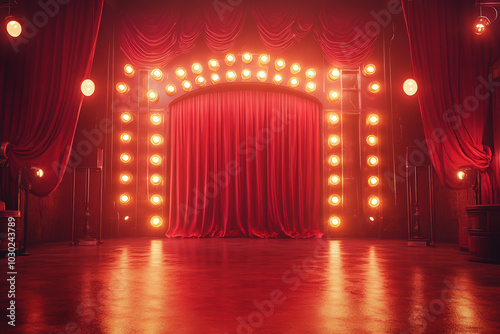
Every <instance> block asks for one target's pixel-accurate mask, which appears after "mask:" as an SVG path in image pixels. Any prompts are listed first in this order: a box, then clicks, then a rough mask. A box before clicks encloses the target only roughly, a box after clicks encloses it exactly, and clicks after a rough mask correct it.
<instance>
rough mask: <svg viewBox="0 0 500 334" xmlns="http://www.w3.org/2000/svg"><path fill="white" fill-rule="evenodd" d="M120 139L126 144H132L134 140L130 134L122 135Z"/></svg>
mask: <svg viewBox="0 0 500 334" xmlns="http://www.w3.org/2000/svg"><path fill="white" fill-rule="evenodd" d="M120 138H121V140H122V142H124V143H130V141H131V140H132V136H131V135H130V133H128V132H125V133H122V135H121V137H120Z"/></svg>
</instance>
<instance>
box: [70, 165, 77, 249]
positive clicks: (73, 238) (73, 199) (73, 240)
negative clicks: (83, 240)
mask: <svg viewBox="0 0 500 334" xmlns="http://www.w3.org/2000/svg"><path fill="white" fill-rule="evenodd" d="M75 188H76V168H73V195H72V202H73V204H72V212H73V215H72V216H71V245H72V246H73V245H74V244H75V197H76V196H75Z"/></svg>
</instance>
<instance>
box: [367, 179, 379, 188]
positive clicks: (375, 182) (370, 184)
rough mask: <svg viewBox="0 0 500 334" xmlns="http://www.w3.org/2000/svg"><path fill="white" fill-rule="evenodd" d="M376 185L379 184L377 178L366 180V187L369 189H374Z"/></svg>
mask: <svg viewBox="0 0 500 334" xmlns="http://www.w3.org/2000/svg"><path fill="white" fill-rule="evenodd" d="M378 183H379V179H378V177H376V176H370V177H369V178H368V185H369V186H370V187H375V186H377V185H378Z"/></svg>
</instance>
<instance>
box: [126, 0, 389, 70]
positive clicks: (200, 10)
mask: <svg viewBox="0 0 500 334" xmlns="http://www.w3.org/2000/svg"><path fill="white" fill-rule="evenodd" d="M358 2H359V3H362V1H359V0H354V1H352V2H350V3H349V4H345V2H340V1H334V2H324V3H319V4H318V3H314V2H312V3H306V2H303V1H286V2H283V1H278V2H276V1H273V2H269V1H260V0H259V1H252V2H248V1H239V0H234V1H229V2H225V1H219V0H216V1H204V0H186V1H183V2H177V3H169V2H166V3H155V6H154V7H153V8H150V7H148V6H147V5H145V4H143V3H140V4H135V5H129V6H128V7H126V9H124V11H123V12H122V14H121V23H120V26H121V33H120V46H121V49H122V51H123V52H124V54H125V56H126V57H127V58H128V59H129V60H130V62H131V63H132V64H133V65H135V66H137V67H142V68H155V67H165V66H166V65H167V64H168V63H170V62H171V61H172V60H173V59H174V58H175V57H176V56H178V55H180V54H183V53H186V52H189V51H190V50H192V49H193V48H194V47H195V45H196V40H197V38H198V37H199V35H203V38H204V41H205V44H206V45H207V47H208V49H209V50H210V51H211V52H213V53H216V54H220V53H224V52H228V51H232V49H233V48H234V47H235V45H236V44H237V42H238V38H239V37H240V36H241V35H242V32H243V31H244V30H245V26H246V27H247V28H248V25H247V21H249V20H251V19H253V22H252V23H253V24H255V25H256V27H257V31H258V35H259V37H260V40H261V41H262V44H264V46H265V48H266V49H267V50H268V51H270V52H273V53H283V52H285V51H287V50H288V49H289V48H291V47H292V46H293V45H294V44H295V43H299V42H300V41H302V40H303V39H304V38H305V37H306V36H307V35H308V34H312V33H313V32H314V39H315V40H316V41H317V44H318V45H319V46H320V47H321V49H322V50H323V54H324V56H325V59H326V60H327V61H328V62H329V63H331V64H333V65H338V66H344V67H358V66H360V65H362V64H363V62H364V61H365V60H366V59H367V58H368V57H369V56H370V54H371V52H372V51H373V48H374V44H375V41H376V39H377V36H378V34H379V32H380V29H381V27H380V25H379V23H378V22H377V21H376V20H375V18H374V17H373V14H372V13H373V10H374V9H376V8H374V7H373V6H358V5H357V3H358ZM346 6H348V7H350V8H351V10H345V9H342V10H341V9H340V8H344V7H346ZM352 8H353V9H354V10H353V9H352ZM245 37H246V38H248V36H247V35H245ZM243 43H244V42H243Z"/></svg>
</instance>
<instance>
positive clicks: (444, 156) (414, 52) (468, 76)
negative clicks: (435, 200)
mask: <svg viewBox="0 0 500 334" xmlns="http://www.w3.org/2000/svg"><path fill="white" fill-rule="evenodd" d="M403 4H404V14H405V19H406V25H407V29H408V35H409V38H410V49H411V58H412V64H413V72H414V75H415V79H416V80H417V82H418V84H419V92H418V99H419V103H420V112H421V116H422V121H423V125H424V131H425V136H426V140H427V146H428V149H429V152H430V157H431V160H432V164H433V166H434V168H435V169H436V172H437V175H438V176H439V178H440V180H441V182H442V183H443V184H444V185H446V186H447V187H449V188H452V189H460V188H464V185H463V184H461V183H460V181H459V180H458V178H457V176H456V175H457V171H458V169H459V168H460V167H462V166H472V167H474V168H477V169H478V170H480V171H481V177H482V197H483V202H484V203H485V204H486V203H491V202H494V201H495V200H497V201H498V199H495V198H494V197H495V196H494V189H495V188H497V186H496V181H495V180H494V176H493V173H492V171H491V168H490V163H491V159H492V152H491V149H490V147H488V146H486V145H483V137H484V130H485V125H486V119H487V118H486V116H487V112H488V102H489V99H490V97H491V93H492V91H491V87H489V84H488V81H489V78H488V71H489V67H490V66H491V64H492V61H494V60H496V56H495V55H494V54H495V53H496V51H495V49H496V48H494V47H492V44H495V41H493V40H492V39H484V38H478V36H475V35H474V34H473V32H472V29H471V27H472V19H471V18H473V17H472V15H473V14H472V13H474V3H473V2H471V1H462V0H460V1H447V0H432V1H431V0H422V1H410V0H403ZM493 51H495V52H493Z"/></svg>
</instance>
